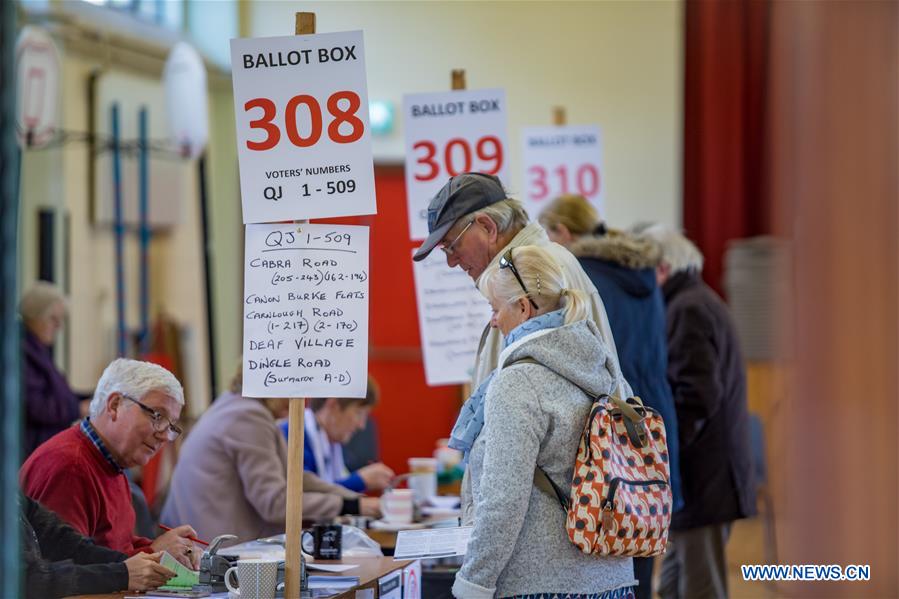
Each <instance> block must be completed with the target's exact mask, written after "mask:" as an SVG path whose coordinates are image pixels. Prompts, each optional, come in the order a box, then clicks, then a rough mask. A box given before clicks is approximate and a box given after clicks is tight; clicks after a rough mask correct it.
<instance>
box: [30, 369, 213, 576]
mask: <svg viewBox="0 0 899 599" xmlns="http://www.w3.org/2000/svg"><path fill="white" fill-rule="evenodd" d="M183 406H184V391H183V390H182V388H181V383H179V382H178V380H177V379H176V378H175V376H174V375H173V374H172V373H171V372H169V371H168V370H166V369H165V368H162V367H161V366H158V365H156V364H151V363H149V362H139V361H136V360H127V359H123V358H120V359H117V360H114V361H113V362H112V363H111V364H110V365H109V366H107V367H106V370H104V371H103V375H102V376H101V377H100V381H99V383H98V384H97V390H96V391H95V392H94V398H93V400H92V401H91V404H90V416H89V417H88V418H85V419H84V420H82V421H81V424H80V425H79V426H77V427H71V428H69V429H66V430H64V431H63V432H61V433H58V434H57V435H55V436H54V437H52V438H51V439H50V440H49V441H47V442H46V443H44V444H43V445H41V446H40V447H39V448H38V449H37V450H36V451H35V452H34V453H33V454H31V457H29V458H28V459H27V460H26V461H25V463H24V464H23V465H22V468H21V470H20V471H19V480H20V483H21V485H22V489H23V490H24V492H25V494H26V495H27V496H28V497H30V498H32V499H34V500H35V501H38V502H40V503H41V504H42V505H44V506H45V507H46V508H48V509H50V510H52V511H54V512H56V513H57V515H59V517H60V518H62V520H64V521H65V522H67V523H68V524H69V525H71V526H72V527H73V528H74V529H75V530H77V531H78V532H80V533H81V534H83V535H85V536H87V537H91V538H92V539H94V541H96V543H97V544H98V545H102V546H104V547H109V548H110V549H114V550H116V551H120V552H122V553H125V554H127V555H134V554H135V553H137V552H139V551H144V552H149V553H155V552H158V551H162V550H165V551H168V552H169V553H171V554H172V556H174V557H175V558H176V559H178V560H179V561H181V562H182V563H184V564H185V565H188V566H194V565H195V564H196V563H198V562H199V556H198V555H197V552H196V551H194V549H193V543H192V542H191V541H190V539H189V537H191V536H195V534H196V533H195V532H194V530H193V529H192V528H191V527H190V526H179V527H178V528H176V529H174V530H172V531H169V532H166V533H165V534H163V535H160V536H159V537H157V538H156V539H155V540H154V539H147V538H144V537H138V536H135V535H134V533H133V530H134V523H135V514H134V508H133V507H132V506H131V490H130V488H129V486H128V479H127V478H126V477H125V473H124V470H125V469H126V468H131V467H134V466H143V465H145V464H146V463H147V462H149V461H150V458H152V457H153V456H154V455H155V454H156V452H157V451H159V449H160V448H161V447H162V446H163V445H165V444H166V443H168V442H169V441H173V440H175V439H176V438H177V437H178V435H180V434H181V429H180V428H178V425H177V424H176V423H177V421H178V417H179V416H180V415H181V409H182V407H183Z"/></svg>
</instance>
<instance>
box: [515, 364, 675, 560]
mask: <svg viewBox="0 0 899 599" xmlns="http://www.w3.org/2000/svg"><path fill="white" fill-rule="evenodd" d="M528 362H529V363H533V364H540V362H537V361H536V360H534V359H532V358H524V359H522V360H516V361H515V362H514V363H515V364H520V363H528ZM541 365H542V366H544V367H545V368H548V369H549V367H548V366H546V365H545V364H541ZM506 366H511V364H507V365H506ZM549 370H552V369H549ZM553 372H555V371H553ZM555 374H556V375H557V376H561V375H559V374H558V373H555ZM563 378H565V377H563ZM566 380H567V379H566ZM572 383H573V384H576V383H574V382H573V381H572ZM578 387H579V388H580V389H581V391H583V392H584V393H585V394H587V395H588V396H589V397H591V398H592V399H593V406H592V408H591V409H590V416H589V418H588V419H587V424H586V425H585V426H584V433H583V435H582V436H581V441H580V445H579V447H578V453H577V460H576V461H575V465H574V477H573V479H572V481H571V486H570V490H569V491H565V490H563V489H562V488H560V487H559V485H557V484H555V483H554V482H553V481H552V480H551V479H550V478H549V476H548V475H547V474H546V472H545V471H544V470H543V468H541V467H540V466H539V464H538V465H537V467H536V469H535V471H534V484H536V485H537V486H538V487H539V488H541V489H542V490H544V491H546V492H548V493H549V494H550V495H554V496H555V497H556V498H557V499H558V500H559V504H560V505H561V506H562V509H563V511H565V512H566V514H567V520H566V529H567V531H568V537H569V538H570V539H571V542H572V543H574V544H575V545H577V547H578V548H579V549H580V550H581V551H583V552H584V553H593V554H596V555H602V556H628V557H649V556H653V555H660V554H662V553H664V552H665V547H666V545H667V543H668V527H669V526H670V524H671V507H672V503H673V502H672V497H671V485H670V471H669V468H668V445H667V442H666V440H665V424H664V423H663V422H662V417H661V415H659V413H658V412H657V411H655V410H653V409H652V408H650V407H647V406H644V405H643V402H642V401H641V400H640V398H639V397H631V398H628V399H627V401H624V400H622V399H621V398H620V397H618V396H617V393H616V395H615V396H610V395H600V396H599V397H596V396H595V395H592V394H591V393H589V392H587V391H586V390H585V389H583V388H581V387H580V386H579V385H578Z"/></svg>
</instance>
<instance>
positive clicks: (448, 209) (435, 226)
mask: <svg viewBox="0 0 899 599" xmlns="http://www.w3.org/2000/svg"><path fill="white" fill-rule="evenodd" d="M505 199H506V192H505V190H503V184H502V183H500V181H499V179H498V178H496V177H494V176H493V175H485V174H483V173H462V174H461V175H456V176H455V177H450V180H449V181H447V182H446V185H444V186H443V187H441V188H440V191H438V192H437V195H435V196H434V198H433V199H432V200H431V203H430V204H428V231H429V232H430V235H428V238H427V239H425V242H424V243H423V244H421V247H420V248H418V251H416V252H415V255H414V256H412V259H413V260H415V261H416V262H418V261H419V260H424V259H425V258H427V257H428V254H430V253H431V250H433V249H434V248H435V247H436V246H437V244H438V243H440V240H441V239H443V236H444V235H446V232H447V231H449V230H450V228H452V226H453V223H455V222H456V221H457V220H459V219H460V218H462V217H463V216H465V215H466V214H471V213H472V212H477V211H478V210H481V209H482V208H486V207H487V206H490V205H491V204H495V203H496V202H501V201H503V200H505Z"/></svg>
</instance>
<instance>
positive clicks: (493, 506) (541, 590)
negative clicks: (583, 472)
mask: <svg viewBox="0 0 899 599" xmlns="http://www.w3.org/2000/svg"><path fill="white" fill-rule="evenodd" d="M481 289H482V290H483V292H484V294H485V295H486V296H487V299H488V300H490V304H491V306H492V307H493V319H492V321H491V324H492V326H494V327H496V328H498V329H499V330H500V331H501V332H502V334H503V336H504V338H505V342H504V349H503V351H502V353H501V354H500V358H499V365H498V367H497V370H496V371H495V372H494V373H493V375H491V376H490V377H489V378H488V379H487V380H485V381H484V382H483V383H482V384H481V386H480V387H479V388H478V390H477V391H476V392H475V393H474V394H473V395H472V397H471V398H470V399H469V400H468V402H466V404H465V406H463V409H462V413H461V414H460V416H459V420H458V421H457V423H456V426H455V427H454V429H453V441H452V443H451V445H453V446H455V447H458V448H460V449H462V450H463V451H464V452H465V454H466V459H468V461H469V466H470V469H471V470H470V472H471V480H472V500H473V503H474V505H473V508H474V509H473V513H474V521H473V524H474V531H473V533H472V536H471V540H470V541H469V544H468V553H467V554H466V556H465V561H464V563H463V565H462V569H461V570H460V571H459V573H458V574H457V575H456V582H455V584H454V585H453V594H454V595H455V596H456V597H457V598H459V599H480V598H484V599H487V598H492V597H527V598H543V597H546V598H556V597H559V598H569V597H571V598H578V599H581V598H584V599H587V598H589V599H620V598H621V599H623V598H628V597H632V596H633V585H634V583H635V581H634V576H633V566H632V563H631V559H630V558H612V557H608V558H601V557H596V556H593V555H587V554H584V553H582V552H581V551H580V550H579V549H578V548H577V547H575V546H574V545H573V544H572V543H571V542H570V541H569V540H568V537H567V535H566V533H565V513H564V512H563V511H562V510H561V509H560V507H559V504H558V501H557V499H556V498H555V497H551V496H549V495H547V494H544V492H543V491H541V490H539V489H538V488H537V487H536V486H534V482H533V479H534V469H535V467H536V466H537V465H540V466H541V467H542V468H543V469H544V470H545V471H546V473H547V474H548V475H549V476H550V478H552V479H553V480H555V481H558V482H563V481H570V480H571V477H572V474H573V470H574V461H575V457H576V454H577V447H578V441H579V438H580V435H581V433H582V430H583V426H584V424H585V422H586V420H587V416H588V413H589V411H590V406H591V399H590V398H589V397H587V396H586V395H585V394H584V393H583V392H582V391H581V390H580V389H579V388H578V386H577V385H579V386H580V387H582V388H584V389H587V390H589V391H590V392H591V393H594V394H596V395H600V394H603V393H610V392H612V391H613V390H614V387H615V381H616V380H617V379H618V377H619V372H618V367H617V362H616V360H615V357H614V353H613V352H612V351H611V349H610V348H609V347H608V345H607V344H605V343H604V342H603V341H602V339H601V337H600V335H599V331H598V330H597V328H596V326H595V325H594V324H593V323H592V322H590V321H589V320H586V319H585V318H586V315H587V304H586V302H587V298H586V297H585V296H584V295H583V293H582V292H580V291H579V290H576V289H571V288H569V286H568V283H567V281H566V280H565V276H564V275H563V273H562V271H561V269H560V268H559V267H558V265H557V264H556V263H555V261H554V260H553V258H552V256H551V255H550V254H549V253H548V252H546V250H544V249H542V248H539V247H536V246H523V247H518V248H515V249H514V250H511V251H508V252H506V253H505V254H504V255H503V256H502V258H501V259H500V260H499V262H498V263H497V264H496V265H495V266H493V267H491V268H489V269H488V270H487V271H486V272H485V273H484V275H483V277H482V284H481ZM526 358H530V359H531V360H534V361H536V362H538V364H535V363H533V362H521V360H523V359H526ZM516 362H518V363H517V364H516ZM504 366H506V367H505V368H504ZM550 369H552V370H550ZM553 371H554V372H553ZM556 372H557V373H559V374H555V373H556ZM575 383H576V384H577V385H576V384H575Z"/></svg>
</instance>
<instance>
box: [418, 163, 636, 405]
mask: <svg viewBox="0 0 899 599" xmlns="http://www.w3.org/2000/svg"><path fill="white" fill-rule="evenodd" d="M428 230H429V231H430V235H428V238H427V239H425V242H424V243H423V244H422V245H421V247H420V248H418V251H416V252H415V255H414V256H413V260H416V261H418V260H424V259H425V258H426V257H427V255H428V254H430V253H431V251H432V250H433V249H434V248H435V247H439V248H440V249H441V250H443V252H444V254H446V263H447V265H448V266H450V268H454V267H457V266H458V267H459V268H461V269H462V270H464V271H465V272H467V273H468V276H470V277H471V278H472V279H473V280H474V282H475V285H477V284H478V281H479V279H480V277H481V274H483V272H484V271H485V270H487V267H488V266H490V265H491V264H493V263H494V262H498V261H499V259H500V256H502V255H503V254H504V253H505V252H506V251H507V250H509V249H512V248H516V247H519V246H523V245H538V246H541V247H544V248H546V249H547V250H548V251H549V252H550V253H551V254H552V256H553V258H554V259H555V260H556V262H558V264H559V265H560V266H561V267H562V270H563V271H564V272H565V277H566V278H567V279H568V282H569V284H570V286H571V287H572V288H573V289H581V290H583V291H585V292H586V293H587V294H588V295H589V296H590V299H591V317H592V320H593V322H594V323H596V326H597V327H598V328H599V332H600V335H601V336H602V339H603V341H605V343H606V344H607V345H608V346H609V347H610V348H611V350H612V353H613V354H614V355H615V360H616V365H617V360H618V354H617V351H616V350H615V341H614V339H613V338H612V329H611V327H610V326H609V320H608V317H607V316H606V310H605V307H603V304H602V299H601V298H600V297H599V292H597V291H596V287H595V286H594V285H593V283H592V282H591V281H590V279H589V278H587V275H586V274H585V273H584V270H583V269H582V268H581V265H580V263H579V262H578V261H577V258H575V257H574V256H573V255H572V254H571V252H569V251H568V250H566V249H565V248H564V247H562V246H561V245H559V244H557V243H553V242H551V241H550V240H549V237H547V235H546V231H544V230H543V228H542V227H541V226H540V225H539V224H537V223H531V222H529V220H528V214H527V212H525V210H524V207H523V206H522V205H521V202H519V201H518V200H513V199H512V198H509V197H507V196H506V192H505V190H503V186H502V183H500V180H499V179H498V178H496V177H494V176H492V175H484V174H481V173H463V174H461V175H456V176H455V177H451V178H450V180H449V181H448V182H447V183H446V185H444V186H443V188H441V190H440V191H438V192H437V195H436V196H434V199H432V200H431V203H430V204H429V205H428ZM502 346H503V338H502V333H501V332H500V331H499V329H494V328H491V327H490V323H487V327H486V329H485V330H484V334H483V335H482V336H481V344H480V346H479V348H478V354H477V358H476V359H475V370H474V376H473V381H472V383H473V388H477V386H478V385H480V384H481V382H482V381H483V380H484V379H485V378H486V377H487V376H488V375H489V374H490V373H491V372H493V370H494V369H495V368H496V365H497V361H498V359H499V354H500V352H501V351H502ZM619 371H620V370H619ZM620 384H621V385H622V387H623V388H622V389H621V393H622V394H625V393H627V394H630V392H631V389H630V386H629V385H628V384H627V382H626V381H624V378H623V377H622V378H621V380H620Z"/></svg>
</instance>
